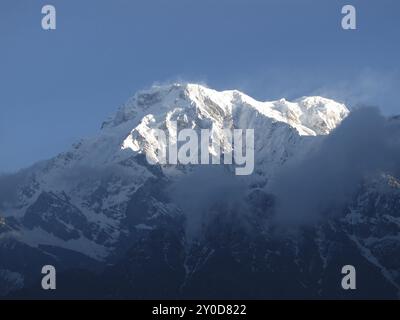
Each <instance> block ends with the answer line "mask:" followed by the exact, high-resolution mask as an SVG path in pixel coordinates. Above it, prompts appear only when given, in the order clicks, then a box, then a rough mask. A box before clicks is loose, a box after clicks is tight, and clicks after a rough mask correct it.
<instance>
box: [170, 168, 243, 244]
mask: <svg viewBox="0 0 400 320" xmlns="http://www.w3.org/2000/svg"><path fill="white" fill-rule="evenodd" d="M169 195H170V197H171V200H172V201H173V202H174V203H175V204H176V205H178V207H179V208H180V209H181V210H182V212H183V213H184V215H185V219H186V235H187V238H188V239H189V241H190V240H194V239H197V238H199V237H201V231H202V226H204V225H206V224H207V223H208V222H209V221H210V218H211V217H210V216H209V214H210V211H211V210H212V208H213V207H215V206H217V205H222V206H223V207H224V208H225V209H228V210H229V209H232V208H238V207H239V206H242V205H243V202H244V201H243V200H244V195H245V186H244V184H243V178H242V177H238V176H235V175H233V174H232V172H229V171H228V170H227V168H226V167H224V166H222V165H211V166H196V167H194V168H193V171H192V172H191V173H188V174H187V175H185V176H182V177H180V178H179V180H177V181H175V182H174V183H173V184H172V187H171V189H170V190H169ZM243 211H244V210H243Z"/></svg>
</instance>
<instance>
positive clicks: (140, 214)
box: [0, 84, 399, 297]
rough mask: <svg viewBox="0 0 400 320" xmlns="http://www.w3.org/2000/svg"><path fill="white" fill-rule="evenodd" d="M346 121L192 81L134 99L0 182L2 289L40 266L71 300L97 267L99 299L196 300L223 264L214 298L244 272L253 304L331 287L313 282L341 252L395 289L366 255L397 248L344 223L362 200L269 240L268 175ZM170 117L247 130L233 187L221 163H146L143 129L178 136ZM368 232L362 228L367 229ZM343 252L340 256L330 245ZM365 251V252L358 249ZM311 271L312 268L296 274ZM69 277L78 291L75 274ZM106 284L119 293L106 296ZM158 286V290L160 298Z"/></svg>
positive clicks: (337, 114) (342, 110)
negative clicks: (248, 166)
mask: <svg viewBox="0 0 400 320" xmlns="http://www.w3.org/2000/svg"><path fill="white" fill-rule="evenodd" d="M348 114H349V111H348V109H347V108H346V107H345V106H344V105H343V104H340V103H337V102H335V101H332V100H329V99H325V98H322V97H303V98H300V99H298V100H295V101H293V102H289V101H286V100H284V99H281V100H278V101H272V102H259V101H256V100H254V99H253V98H251V97H249V96H247V95H245V94H243V93H241V92H239V91H236V90H233V91H223V92H218V91H215V90H212V89H209V88H206V87H204V86H201V85H197V84H173V85H166V86H155V87H153V88H151V89H149V90H145V91H141V92H138V93H137V94H136V95H135V96H134V97H132V98H131V99H129V100H128V102H127V103H126V104H125V105H124V106H122V107H121V108H120V109H119V110H118V111H117V113H116V114H115V115H114V116H112V117H110V118H109V119H108V120H106V121H105V122H104V123H103V125H102V128H101V130H100V132H99V134H98V135H97V136H95V137H93V138H90V139H84V140H82V141H80V142H79V143H76V144H75V145H74V146H73V147H72V148H71V149H70V150H69V151H67V152H65V153H62V154H60V155H58V156H57V157H55V158H53V159H51V160H49V161H45V162H43V163H39V164H37V165H35V166H33V167H31V168H28V169H26V170H23V171H21V172H20V173H18V174H17V175H13V176H8V177H2V178H0V179H3V181H5V179H8V180H9V181H10V182H12V183H10V185H15V188H12V189H10V192H9V195H8V196H7V198H6V199H3V198H0V210H1V211H0V212H1V220H0V222H1V223H0V255H1V256H3V257H13V258H12V259H8V258H7V259H0V269H2V270H6V271H4V272H3V274H6V275H7V278H8V279H11V280H8V282H7V283H10V282H11V284H13V283H14V284H15V289H19V288H21V283H25V287H26V288H29V287H30V286H32V285H34V283H36V282H35V281H36V278H38V277H40V273H39V272H38V271H37V270H38V268H39V266H40V265H41V264H42V265H44V264H54V265H56V267H57V268H59V269H60V270H61V273H62V274H63V272H65V274H66V275H68V276H66V279H69V282H70V283H69V286H71V288H70V289H71V290H72V291H71V292H74V290H76V287H74V281H72V282H71V281H70V278H69V277H71V274H70V273H69V272H72V271H71V270H74V268H81V269H85V270H89V272H93V274H95V273H97V272H101V274H102V277H104V279H106V280H104V281H103V280H98V281H100V283H101V284H102V285H103V288H101V290H100V289H99V290H98V293H97V294H100V295H101V293H102V294H103V296H110V295H111V296H115V297H118V296H120V297H126V296H129V297H155V296H158V297H182V296H183V297H188V296H202V295H204V296H207V287H205V288H203V287H202V285H203V283H212V282H213V281H214V280H213V279H211V278H210V275H211V274H214V275H215V276H217V275H218V276H220V275H222V274H223V273H224V272H226V268H228V265H229V268H231V271H232V274H230V273H229V275H228V274H227V276H226V279H225V280H224V281H226V283H225V282H224V281H222V282H218V281H217V282H216V283H218V285H217V287H216V288H215V297H221V296H222V297H223V296H227V295H229V293H228V291H229V290H230V289H229V288H231V287H230V286H229V285H228V284H227V283H229V282H230V281H232V279H233V278H237V275H238V274H242V275H243V276H244V277H245V278H246V279H245V280H237V281H238V283H236V285H237V286H238V287H241V288H242V293H243V295H248V294H249V291H248V290H249V286H253V288H256V289H254V290H255V292H257V291H258V292H259V293H258V294H259V296H262V297H273V296H274V294H273V292H274V290H277V291H276V292H280V294H277V296H280V295H281V296H287V295H288V296H290V294H289V292H292V293H293V296H302V295H307V296H318V295H322V296H323V295H326V296H329V295H330V294H331V295H332V293H331V292H326V293H325V292H324V291H323V289H321V288H327V287H329V286H330V285H333V284H332V283H331V282H332V281H333V280H329V279H328V278H326V279H325V280H324V276H325V275H326V274H328V273H329V272H331V271H329V270H330V269H329V268H332V264H331V262H330V261H336V260H335V259H339V257H340V255H347V256H349V257H351V256H352V257H354V259H356V260H357V261H358V263H360V265H362V266H363V267H361V268H362V269H363V270H366V271H365V272H370V273H371V274H372V275H373V276H371V278H372V279H374V280H373V281H372V285H375V286H376V287H377V288H380V291H379V292H389V295H390V294H391V292H392V294H396V290H397V289H398V287H397V286H398V285H399V279H398V276H397V273H396V272H397V270H399V269H398V267H397V265H394V266H389V264H390V262H387V263H377V262H376V260H374V259H373V258H371V257H372V256H373V257H382V258H381V259H383V260H384V259H386V257H387V254H386V253H383V252H394V251H396V250H397V249H396V248H397V242H396V241H397V238H396V239H394V238H391V239H389V238H385V239H384V238H383V236H381V237H380V238H379V237H378V238H379V241H371V239H370V238H368V239H366V238H363V237H364V234H363V235H361V234H358V233H354V232H353V231H352V230H353V229H351V228H352V227H351V226H353V225H354V223H353V222H351V221H353V220H351V221H350V220H348V219H350V218H349V217H350V216H354V212H355V211H354V210H362V209H361V208H362V207H361V206H359V205H357V206H356V209H354V210H353V211H351V212H352V213H349V214H348V215H346V213H345V212H344V213H343V214H344V216H345V218H344V220H342V221H334V222H332V224H331V226H330V227H327V226H321V227H318V228H319V229H316V230H313V231H305V232H304V234H303V235H302V236H300V237H293V236H291V235H290V236H287V237H286V236H285V239H275V237H274V236H273V235H274V231H273V230H272V229H273V227H272V225H271V224H270V221H271V219H272V216H271V215H272V213H273V206H274V198H273V196H272V195H270V194H269V193H268V183H269V181H270V179H272V178H273V177H274V175H275V174H276V172H278V171H279V170H281V169H282V168H284V167H283V166H284V165H285V163H286V162H287V161H288V160H292V161H295V160H296V159H297V158H301V157H303V156H304V155H306V154H307V153H309V152H311V151H312V150H313V149H314V148H317V147H318V145H319V143H320V141H321V139H323V137H324V136H325V135H328V134H329V133H330V132H331V131H332V130H334V129H335V128H336V127H337V126H338V125H340V123H341V122H342V120H343V119H344V118H346V117H347V115H348ZM174 121H176V122H177V123H178V129H179V130H180V129H183V128H192V129H195V130H197V131H199V130H201V129H210V130H211V132H212V133H213V136H215V137H218V138H221V137H222V130H223V129H224V128H228V129H233V128H241V129H254V133H255V172H254V174H253V175H251V176H249V177H246V178H237V179H236V178H235V179H233V178H231V176H232V167H231V166H229V165H228V166H220V167H217V168H215V167H214V166H206V168H204V167H202V168H201V169H199V170H200V171H199V172H198V171H197V170H198V169H197V168H194V167H193V166H181V165H178V166H172V165H163V166H159V165H155V166H153V165H150V164H148V163H147V160H146V158H145V154H147V155H150V156H151V155H153V154H155V152H156V149H157V148H158V147H159V146H158V145H157V143H158V142H157V141H155V140H154V138H153V137H152V135H151V129H154V128H160V129H164V130H166V131H167V132H168V134H169V135H172V136H173V135H176V132H174V130H175V129H174V126H173V125H172V122H174ZM224 147H226V146H224ZM210 152H211V153H213V152H214V150H212V148H211V147H210ZM218 168H221V170H222V171H221V170H219V169H218ZM381 184H382V185H386V184H387V182H386V180H385V181H384V182H381ZM360 192H361V191H360ZM394 199H395V200H393V201H397V194H395V195H394ZM382 205H386V204H382ZM391 210H392V209H390V210H389V211H390V212H389V213H388V217H389V218H387V217H386V216H385V218H384V219H386V220H385V221H387V225H388V226H387V227H388V228H394V231H393V232H394V235H395V236H396V237H397V234H398V225H397V224H396V223H397V222H396V221H397V220H396V219H397V218H396V216H395V215H394V214H393V212H392V211H391ZM393 210H394V209H393ZM379 219H381V216H379ZM382 219H383V218H382ZM390 219H392V220H390ZM349 221H350V222H349ZM366 228H367V229H369V230H371V232H372V230H373V229H371V224H368V225H367V226H366ZM249 231H250V234H251V236H250V235H249ZM338 237H339V239H340V240H337V238H338ZM367 240H368V241H367ZM388 241H389V242H390V243H389V245H388V246H385V249H382V248H381V247H382V243H386V242H388ZM393 241H394V242H396V243H394V242H393ZM344 244H346V245H348V246H349V249H346V250H345V251H340V247H341V246H343V245H344ZM332 247H335V248H337V249H335V250H336V251H337V252H336V251H335V250H334V251H333V252H332V250H331V248H332ZM366 248H367V249H368V250H369V251H368V252H374V253H373V254H372V255H371V254H369V255H368V254H367V253H366ZM389 248H392V249H389ZM393 250H394V251H393ZM308 263H311V264H312V265H313V266H314V267H313V268H312V270H308V271H307V272H305V269H304V268H305V266H306V265H307V264H308ZM29 265H30V266H33V267H31V268H29V267H27V266H29ZM282 266H286V267H285V268H283V269H282ZM390 268H392V269H390ZM327 270H328V271H327ZM371 270H372V271H371ZM313 272H315V275H312V273H313ZM72 274H73V275H74V276H73V277H75V278H74V279H75V281H76V283H79V281H78V280H77V278H80V276H79V273H77V274H76V273H72ZM116 274H117V276H115V275H116ZM156 274H157V275H158V276H155V275H156ZM0 275H1V274H0ZM10 275H12V277H11V278H10ZM289 276H290V278H291V279H292V280H293V285H292V286H291V287H290V288H287V290H286V291H285V290H283V289H282V290H283V291H282V290H278V288H275V287H276V286H278V282H277V280H276V279H279V277H282V278H286V277H289ZM4 278H6V277H4ZM260 278H265V279H269V280H268V281H270V282H271V283H273V284H274V290H272V289H273V288H269V289H268V290H266V289H265V288H263V287H258V285H256V283H257V282H258V280H257V279H260ZM4 281H6V280H4ZM107 281H112V282H113V283H114V282H115V283H117V284H118V286H117V285H116V286H117V287H116V288H110V287H109V286H107V283H108V282H107ZM246 281H247V283H248V284H247V285H246ZM324 281H327V282H328V284H325V283H324ZM160 283H164V285H165V292H160V291H159V287H160V285H159V284H160ZM382 283H383V284H382ZM130 284H132V285H133V284H134V286H133V287H132V286H130ZM65 286H67V284H65ZM76 286H77V284H76ZM224 286H225V289H226V290H227V291H226V292H225V293H224V291H221V290H222V289H221V288H222V287H224ZM387 288H389V289H387ZM265 290H266V291H265ZM288 290H289V291H288ZM335 290H336V289H335ZM335 290H334V292H335V294H340V293H337V291H335ZM365 290H367V289H365ZM220 291H221V292H220ZM8 292H10V289H9V288H8V289H7V293H8ZM71 292H69V293H71ZM217 292H219V293H218V294H217ZM238 292H239V293H240V292H241V291H240V290H239V291H238ZM363 292H364V291H363ZM35 294H39V293H37V292H35ZM65 294H66V295H67V294H68V293H65ZM71 294H72V293H71ZM87 294H88V295H89V296H92V295H94V294H95V293H94V292H88V293H87ZM252 294H254V295H255V296H257V293H254V292H253V293H252ZM335 294H333V295H335Z"/></svg>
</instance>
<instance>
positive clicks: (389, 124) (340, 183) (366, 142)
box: [271, 107, 400, 225]
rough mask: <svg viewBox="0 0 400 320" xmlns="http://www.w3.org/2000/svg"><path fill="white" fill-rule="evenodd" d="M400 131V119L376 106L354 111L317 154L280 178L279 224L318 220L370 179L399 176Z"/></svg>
mask: <svg viewBox="0 0 400 320" xmlns="http://www.w3.org/2000/svg"><path fill="white" fill-rule="evenodd" d="M399 128H400V121H399V120H396V119H391V120H389V119H387V118H385V117H384V116H382V114H381V113H380V111H379V109H377V108H371V107H365V108H360V109H358V110H355V111H354V112H352V113H351V114H350V115H349V116H348V117H347V118H346V119H345V120H344V121H343V122H342V124H341V125H340V126H339V127H338V128H336V130H334V131H333V132H332V133H331V134H330V135H328V136H326V137H325V138H324V139H323V141H322V142H321V145H320V147H319V148H317V150H315V151H314V152H313V153H311V154H309V155H308V156H306V157H305V158H303V159H302V160H301V161H300V162H297V163H293V162H292V163H288V164H287V165H286V166H285V167H284V168H282V171H281V172H279V173H278V174H277V176H276V177H275V179H274V181H273V182H272V184H271V192H272V193H273V194H274V195H275V196H276V212H275V214H276V221H277V222H278V223H281V224H284V225H307V224H312V223H315V222H318V221H320V220H321V219H323V218H326V217H329V216H331V215H335V214H338V213H340V212H341V211H342V210H343V207H344V206H345V205H346V204H347V203H348V202H349V201H350V200H351V199H352V197H353V196H354V194H355V193H356V191H357V190H358V188H359V186H360V184H361V183H362V182H363V179H364V178H366V177H367V176H371V175H375V174H379V173H380V172H386V173H391V174H394V175H398V173H399V171H398V169H399V165H398V164H399V159H400V142H399V137H400V134H399V133H400V130H399Z"/></svg>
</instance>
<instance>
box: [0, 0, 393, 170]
mask: <svg viewBox="0 0 400 320" xmlns="http://www.w3.org/2000/svg"><path fill="white" fill-rule="evenodd" d="M45 4H52V5H54V6H55V7H56V9H57V30H55V31H43V30H42V28H41V18H42V14H41V8H42V6H43V5H45ZM344 4H352V5H354V6H355V7H356V9H357V30H355V31H344V30H343V29H341V26H340V21H341V18H342V14H341V8H342V6H343V5H344ZM399 31H400V2H399V1H398V0H347V1H342V0H157V1H155V0H83V1H79V0H47V1H39V0H2V1H1V2H0V147H1V149H0V150H1V153H0V172H11V171H15V170H18V169H19V168H22V167H26V166H28V165H30V164H32V163H34V162H35V161H38V160H40V159H46V158H49V157H52V156H54V155H56V154H57V153H59V152H61V151H64V150H66V149H67V148H68V147H69V146H70V145H71V144H72V143H73V142H74V141H76V140H78V139H79V138H81V137H86V136H91V135H94V134H96V132H97V130H99V127H100V125H101V122H102V121H103V120H104V119H105V118H106V117H107V116H109V115H110V114H113V113H114V112H115V110H116V109H117V108H118V106H120V105H121V104H122V103H123V102H124V101H126V100H127V99H128V97H130V96H131V95H133V93H134V92H135V91H136V90H138V89H141V88H146V87H149V86H150V85H151V84H153V83H155V82H167V81H176V80H183V81H193V82H204V83H207V84H208V85H209V86H210V87H213V88H216V89H230V88H236V89H240V90H242V91H244V92H246V93H248V94H250V95H252V96H254V97H255V98H257V99H261V100H267V99H277V98H281V97H286V98H288V99H293V98H297V97H299V96H303V95H311V94H320V95H324V96H327V97H331V98H335V99H338V100H341V101H344V102H346V103H348V104H349V105H350V106H357V105H364V104H370V105H379V106H380V107H381V108H382V109H383V111H384V113H385V114H394V113H400V107H399V106H398V105H397V101H398V98H397V94H398V89H399V88H400V70H399V69H400V66H399V60H400V59H399V57H400V41H399V39H400V37H399Z"/></svg>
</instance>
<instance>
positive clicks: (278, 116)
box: [102, 83, 349, 135]
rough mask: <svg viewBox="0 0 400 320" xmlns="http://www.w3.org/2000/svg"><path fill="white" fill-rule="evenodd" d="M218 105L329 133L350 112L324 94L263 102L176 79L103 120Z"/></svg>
mask: <svg viewBox="0 0 400 320" xmlns="http://www.w3.org/2000/svg"><path fill="white" fill-rule="evenodd" d="M215 106H219V107H220V109H221V110H222V112H223V113H230V114H231V113H232V112H234V109H238V108H241V107H243V106H245V107H248V108H251V109H255V110H256V111H257V112H259V113H261V114H263V115H264V116H267V117H269V118H273V119H274V120H275V121H280V122H285V123H288V124H289V125H291V126H292V127H294V128H295V129H296V130H298V132H299V133H300V135H321V134H328V133H329V132H330V131H331V130H332V129H334V128H335V127H336V126H337V125H338V124H339V123H340V122H341V121H342V120H343V119H344V118H345V117H346V116H347V115H348V113H349V110H348V109H347V107H346V106H345V105H344V104H341V103H338V102H336V101H334V100H331V99H327V98H324V97H320V96H310V97H301V98H299V99H297V100H294V101H293V102H290V101H288V100H286V99H284V98H282V99H280V100H276V101H264V102H261V101H258V100H256V99H254V98H252V97H250V96H248V95H246V94H245V93H243V92H241V91H238V90H225V91H216V90H214V89H211V88H208V87H207V86H205V85H202V84H197V83H172V84H164V85H153V86H152V87H151V88H149V89H146V90H141V91H138V92H137V93H136V94H135V95H134V96H133V97H132V98H130V99H129V100H128V101H127V102H126V103H125V104H124V105H123V106H122V107H120V108H119V110H118V111H117V113H116V114H115V115H114V116H113V117H110V118H109V119H108V120H107V121H105V122H104V123H103V125H102V128H109V127H115V126H119V125H120V124H122V123H125V122H128V121H130V120H132V119H137V120H140V119H142V118H143V117H145V116H147V115H149V114H160V113H166V112H168V111H172V110H174V109H176V108H184V109H185V108H190V107H196V108H198V109H202V110H203V111H204V110H205V112H206V113H209V112H210V111H211V112H212V113H213V112H214V111H215V110H211V109H213V108H214V107H215ZM210 108H211V109H210Z"/></svg>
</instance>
